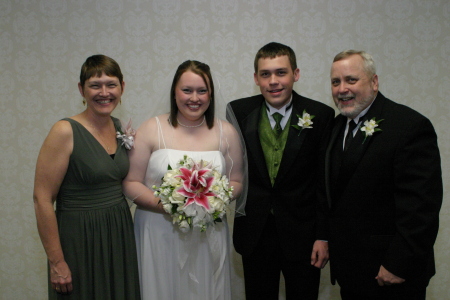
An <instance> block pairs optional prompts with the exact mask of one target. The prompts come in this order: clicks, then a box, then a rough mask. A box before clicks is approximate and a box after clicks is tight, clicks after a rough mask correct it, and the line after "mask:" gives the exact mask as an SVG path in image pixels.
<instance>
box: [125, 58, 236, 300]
mask: <svg viewBox="0 0 450 300" xmlns="http://www.w3.org/2000/svg"><path fill="white" fill-rule="evenodd" d="M170 102H171V112H170V114H165V115H160V116H157V117H154V118H151V119H149V120H147V121H145V122H144V123H143V124H142V125H141V126H140V127H139V129H138V131H137V134H136V141H135V148H134V149H133V150H132V151H130V171H129V173H128V176H127V177H126V179H125V180H124V192H125V194H126V195H127V197H128V198H129V199H133V201H134V202H135V203H136V204H137V209H136V213H135V217H134V218H135V219H134V220H135V234H136V244H137V252H138V260H139V275H140V283H141V296H142V299H145V300H148V299H164V300H179V299H195V300H199V299H205V300H210V299H231V283H230V276H231V275H230V272H231V269H230V238H229V232H228V226H227V223H226V218H224V220H223V222H221V223H219V222H218V223H215V225H214V226H209V227H208V229H207V230H206V232H200V230H199V229H198V228H192V229H191V230H189V232H187V233H183V232H182V231H181V230H180V229H179V227H178V225H177V224H173V223H172V218H171V216H169V215H168V214H167V213H166V212H165V211H164V209H163V208H162V204H161V203H160V202H159V198H157V197H155V195H154V191H153V190H152V189H151V187H152V186H153V185H156V186H159V185H160V184H161V178H162V177H163V176H164V174H165V173H166V172H167V170H168V166H170V167H171V168H175V167H176V166H177V163H178V162H179V161H180V159H182V158H183V156H184V155H188V156H189V157H191V158H192V159H194V160H195V161H200V160H204V161H207V162H212V166H214V167H216V168H217V170H218V171H219V172H221V173H222V174H225V175H226V176H227V177H228V179H229V182H230V185H231V186H233V188H234V190H233V197H234V198H236V197H238V196H239V195H240V194H241V192H242V190H243V181H244V173H245V172H244V169H245V167H244V166H245V162H244V160H243V157H244V152H243V151H244V150H243V149H245V147H243V145H242V144H241V139H240V138H239V134H238V133H237V132H236V130H235V128H234V127H233V126H232V125H231V124H230V123H228V122H227V121H224V120H220V119H218V118H216V117H215V116H214V106H215V103H214V84H213V81H212V77H211V73H210V70H209V67H208V65H206V64H204V63H200V62H197V61H186V62H184V63H183V64H181V65H180V66H179V67H178V70H177V72H176V73H175V77H174V80H173V83H172V87H171V92H170ZM238 206H240V205H238ZM242 211H243V209H242V207H239V212H238V213H242Z"/></svg>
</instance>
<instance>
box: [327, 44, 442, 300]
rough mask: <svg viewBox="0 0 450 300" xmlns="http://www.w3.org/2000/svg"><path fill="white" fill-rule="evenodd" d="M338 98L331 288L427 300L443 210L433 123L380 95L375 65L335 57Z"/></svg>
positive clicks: (363, 57)
mask: <svg viewBox="0 0 450 300" xmlns="http://www.w3.org/2000/svg"><path fill="white" fill-rule="evenodd" d="M331 91H332V95H333V99H334V102H335V103H336V105H337V107H338V109H339V110H340V112H341V114H340V115H338V116H337V117H336V119H335V125H334V129H333V132H332V136H331V141H330V145H329V147H328V150H327V155H326V168H325V170H326V171H325V173H326V174H325V182H324V185H325V186H324V189H323V194H322V199H327V201H328V203H329V207H330V218H329V220H330V238H329V244H330V264H331V273H332V280H333V281H334V279H336V280H337V282H338V283H339V285H340V287H341V296H342V299H346V300H347V299H351V300H353V299H355V300H356V299H358V300H360V299H383V300H386V299H396V300H399V299H405V300H406V299H407V300H413V299H422V300H423V299H425V293H426V287H427V285H428V282H429V280H430V278H431V277H432V276H433V275H434V273H435V266H434V253H433V245H434V242H435V239H436V236H437V232H438V226H439V210H440V207H441V203H442V177H441V162H440V155H439V149H438V144H437V137H436V133H435V131H434V128H433V126H432V124H431V122H430V121H429V120H428V119H427V118H425V117H424V116H422V115H421V114H419V113H418V112H416V111H414V110H412V109H411V108H408V107H406V106H404V105H400V104H397V103H395V102H393V101H391V100H389V99H387V98H385V97H384V96H383V95H382V94H381V93H380V92H379V91H378V76H377V75H376V72H375V66H374V62H373V59H372V57H371V56H370V55H369V54H367V53H366V52H363V51H354V50H349V51H344V52H341V53H339V54H338V55H336V57H335V58H334V62H333V65H332V67H331Z"/></svg>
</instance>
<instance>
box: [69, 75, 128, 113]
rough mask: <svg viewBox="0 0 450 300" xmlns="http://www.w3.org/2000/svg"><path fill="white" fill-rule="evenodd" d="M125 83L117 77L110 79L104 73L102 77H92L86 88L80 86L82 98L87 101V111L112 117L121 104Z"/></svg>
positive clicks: (85, 84) (86, 82) (87, 81)
mask: <svg viewBox="0 0 450 300" xmlns="http://www.w3.org/2000/svg"><path fill="white" fill-rule="evenodd" d="M124 87H125V82H122V84H121V83H120V82H119V79H118V78H117V77H115V76H113V77H110V76H107V75H105V73H102V76H100V77H91V78H89V79H88V80H86V81H85V83H84V86H81V84H80V83H79V84H78V89H79V90H80V94H81V96H83V97H84V99H86V105H87V109H90V110H93V111H94V112H96V113H98V114H108V115H110V114H111V113H112V112H113V110H114V109H115V108H116V106H117V105H118V104H119V103H120V99H121V97H122V93H123V89H124Z"/></svg>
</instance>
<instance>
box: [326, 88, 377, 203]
mask: <svg viewBox="0 0 450 300" xmlns="http://www.w3.org/2000/svg"><path fill="white" fill-rule="evenodd" d="M384 99H385V98H384V97H383V95H381V94H380V93H379V94H378V96H377V98H376V99H375V101H374V102H373V103H372V106H371V107H370V109H369V111H368V112H367V114H366V116H364V117H363V119H362V121H361V126H360V127H359V129H358V131H357V133H356V134H355V138H354V139H353V142H352V144H351V145H350V147H349V149H348V150H347V151H346V152H344V153H343V157H342V164H341V168H340V172H339V180H338V181H339V185H341V186H342V187H343V189H344V190H345V187H346V186H347V185H348V183H349V181H350V179H351V178H352V176H353V174H354V173H355V171H356V169H357V167H358V165H359V163H360V162H361V159H362V158H363V157H364V153H365V152H366V151H367V149H368V147H369V146H370V144H371V142H372V140H373V138H374V136H369V137H367V139H365V135H366V133H365V132H363V131H361V127H362V126H364V122H365V121H366V120H371V119H372V118H375V119H376V120H379V119H380V116H381V114H382V109H383V103H384ZM340 118H341V121H340V126H338V125H336V126H335V128H334V130H336V132H335V131H334V130H333V137H335V136H338V135H339V133H340V132H341V131H342V130H343V129H344V128H345V127H344V126H345V125H346V121H347V118H346V117H344V116H340ZM380 125H381V124H380ZM338 127H339V128H338ZM375 134H376V135H378V134H381V132H377V133H375ZM333 137H332V138H333ZM375 138H376V137H375ZM330 146H331V147H329V148H332V144H331V143H330ZM327 163H328V164H329V163H330V162H329V155H328V153H327ZM327 178H330V177H329V176H327ZM330 187H331V183H330V182H328V184H327V195H328V196H330V195H329V192H330V191H331V189H330ZM328 201H329V204H330V205H331V197H328Z"/></svg>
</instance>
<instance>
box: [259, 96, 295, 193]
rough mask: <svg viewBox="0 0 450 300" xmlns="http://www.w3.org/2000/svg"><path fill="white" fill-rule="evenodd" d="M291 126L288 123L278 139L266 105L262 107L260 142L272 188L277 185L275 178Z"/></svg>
mask: <svg viewBox="0 0 450 300" xmlns="http://www.w3.org/2000/svg"><path fill="white" fill-rule="evenodd" d="M291 115H292V114H291ZM289 119H290V117H289ZM289 124H290V120H288V122H287V123H286V126H285V127H284V129H283V131H282V133H281V134H280V136H278V137H277V136H276V134H275V132H274V130H273V129H272V127H271V126H270V121H269V117H268V116H267V108H266V105H264V104H263V105H262V107H261V118H260V121H259V141H260V143H261V147H262V149H263V152H264V158H265V159H266V165H267V171H268V172H269V176H270V182H271V183H272V186H273V185H274V183H275V178H277V174H278V169H279V168H280V163H281V158H282V157H283V151H284V147H285V145H286V140H287V136H288V133H289Z"/></svg>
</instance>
